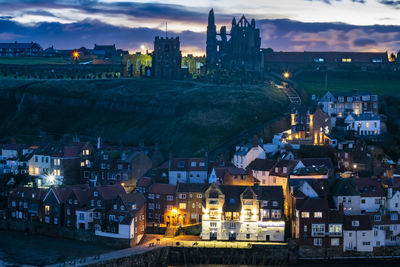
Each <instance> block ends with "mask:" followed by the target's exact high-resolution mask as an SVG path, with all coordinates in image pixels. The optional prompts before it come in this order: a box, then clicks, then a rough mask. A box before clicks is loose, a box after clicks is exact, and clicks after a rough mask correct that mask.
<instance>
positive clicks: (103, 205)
mask: <svg viewBox="0 0 400 267" xmlns="http://www.w3.org/2000/svg"><path fill="white" fill-rule="evenodd" d="M123 194H126V191H125V188H124V187H123V186H122V185H120V184H112V185H100V186H96V187H95V188H93V190H91V195H90V198H89V206H90V208H93V209H94V210H93V218H94V219H93V224H94V228H95V230H100V229H101V225H102V224H103V223H104V221H105V220H106V219H107V218H106V212H107V211H108V210H109V209H111V208H112V205H113V201H114V200H115V199H116V198H117V197H118V195H123Z"/></svg>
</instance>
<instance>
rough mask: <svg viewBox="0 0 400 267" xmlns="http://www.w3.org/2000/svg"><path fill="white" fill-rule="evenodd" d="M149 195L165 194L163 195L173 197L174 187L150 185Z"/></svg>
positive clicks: (157, 184) (169, 185)
mask: <svg viewBox="0 0 400 267" xmlns="http://www.w3.org/2000/svg"><path fill="white" fill-rule="evenodd" d="M148 192H149V193H157V194H165V195H175V193H176V187H175V186H174V185H171V184H161V183H156V184H152V185H151V187H150V189H149V191H148Z"/></svg>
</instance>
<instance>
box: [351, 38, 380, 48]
mask: <svg viewBox="0 0 400 267" xmlns="http://www.w3.org/2000/svg"><path fill="white" fill-rule="evenodd" d="M353 45H354V46H361V47H364V46H371V45H374V46H375V45H376V41H375V40H372V39H368V38H360V39H356V40H354V41H353Z"/></svg>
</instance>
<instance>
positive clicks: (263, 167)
mask: <svg viewBox="0 0 400 267" xmlns="http://www.w3.org/2000/svg"><path fill="white" fill-rule="evenodd" d="M275 164H276V160H272V159H255V160H254V161H252V162H251V163H250V164H249V166H248V167H247V168H248V169H250V170H255V171H270V170H271V169H272V168H273V167H274V165H275Z"/></svg>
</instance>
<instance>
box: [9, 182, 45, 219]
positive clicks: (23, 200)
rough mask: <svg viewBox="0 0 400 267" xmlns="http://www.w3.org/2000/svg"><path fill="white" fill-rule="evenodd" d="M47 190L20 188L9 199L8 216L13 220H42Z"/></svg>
mask: <svg viewBox="0 0 400 267" xmlns="http://www.w3.org/2000/svg"><path fill="white" fill-rule="evenodd" d="M46 194H47V189H43V188H32V187H18V188H16V189H15V190H14V191H13V192H12V193H11V194H10V195H9V197H8V214H9V216H10V217H11V218H15V219H19V220H25V221H29V222H32V221H40V220H41V219H42V215H43V213H42V203H43V199H44V197H45V196H46Z"/></svg>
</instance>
